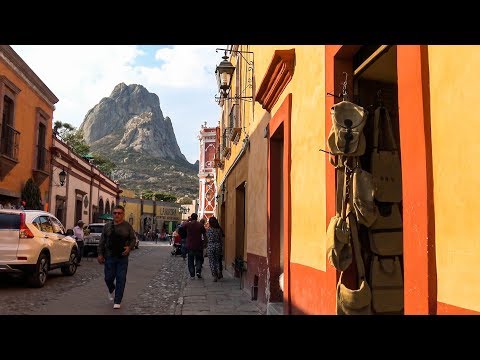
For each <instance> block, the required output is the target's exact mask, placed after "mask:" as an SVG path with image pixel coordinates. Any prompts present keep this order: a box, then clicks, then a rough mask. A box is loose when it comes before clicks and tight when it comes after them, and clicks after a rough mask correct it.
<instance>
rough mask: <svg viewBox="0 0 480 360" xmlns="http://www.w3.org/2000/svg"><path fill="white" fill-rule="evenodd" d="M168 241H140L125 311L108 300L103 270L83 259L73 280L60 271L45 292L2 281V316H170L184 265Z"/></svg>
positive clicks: (17, 281) (132, 258) (6, 279)
mask: <svg viewBox="0 0 480 360" xmlns="http://www.w3.org/2000/svg"><path fill="white" fill-rule="evenodd" d="M170 250H171V247H170V246H169V245H168V243H167V244H165V243H158V244H154V243H148V242H141V243H140V248H139V249H137V250H135V251H133V252H132V254H131V255H130V263H129V268H128V276H127V285H126V288H125V295H124V298H123V302H122V308H121V309H119V310H113V308H112V306H113V304H112V303H111V302H110V301H109V300H108V298H107V290H106V286H105V283H104V280H103V266H102V265H100V264H98V263H97V261H96V258H89V259H86V258H84V259H83V260H82V266H80V267H79V268H78V270H77V273H76V274H75V275H73V276H71V277H68V276H63V275H62V274H61V272H60V270H59V269H57V270H53V271H51V272H50V273H49V278H48V280H47V283H46V284H45V286H44V287H43V288H40V289H33V288H29V287H27V286H26V284H25V282H24V281H23V280H22V279H21V278H12V277H4V276H2V277H1V278H0V299H1V300H2V301H0V315H10V314H15V315H21V314H34V315H36V314H39V315H42V314H45V315H52V314H55V315H109V314H112V315H115V314H118V315H127V314H134V315H147V314H148V315H167V314H174V313H175V308H176V305H177V301H178V298H179V294H180V291H181V288H182V281H183V276H182V274H183V271H184V269H185V263H184V261H183V260H182V259H181V258H180V257H173V256H171V255H170Z"/></svg>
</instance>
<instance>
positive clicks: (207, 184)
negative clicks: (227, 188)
mask: <svg viewBox="0 0 480 360" xmlns="http://www.w3.org/2000/svg"><path fill="white" fill-rule="evenodd" d="M215 138H216V128H214V127H212V128H209V127H207V122H205V123H204V125H202V127H201V129H200V135H198V139H199V140H200V161H199V163H200V164H199V169H198V178H199V196H198V198H199V205H198V220H200V219H202V218H205V220H208V218H210V217H211V216H213V215H214V213H215V194H216V189H215V168H214V157H215V152H216V148H215Z"/></svg>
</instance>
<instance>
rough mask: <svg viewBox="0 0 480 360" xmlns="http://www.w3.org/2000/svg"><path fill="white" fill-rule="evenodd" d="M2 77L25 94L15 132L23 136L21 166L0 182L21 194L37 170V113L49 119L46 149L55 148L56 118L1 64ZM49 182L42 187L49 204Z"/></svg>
mask: <svg viewBox="0 0 480 360" xmlns="http://www.w3.org/2000/svg"><path fill="white" fill-rule="evenodd" d="M0 75H4V76H5V77H6V78H7V79H8V80H10V81H11V82H13V83H14V84H15V85H16V86H17V87H18V88H19V89H20V90H21V91H20V93H18V94H17V96H16V99H15V119H14V124H15V129H16V130H17V131H19V132H20V138H19V139H20V140H19V151H18V164H17V165H15V167H14V168H13V169H12V170H11V171H10V172H9V173H8V174H7V175H6V176H5V178H4V179H3V180H1V181H0V187H2V188H5V189H8V190H10V191H14V192H18V193H20V192H21V191H22V188H23V186H24V185H25V183H26V182H27V180H28V179H29V178H30V177H32V175H33V173H32V169H33V168H34V162H33V157H34V155H35V154H36V146H37V131H38V129H37V127H36V119H37V110H36V108H37V107H39V108H41V109H42V110H43V111H45V112H46V113H47V114H48V115H49V116H50V119H48V124H47V134H46V138H45V147H46V148H48V149H49V148H50V147H51V145H52V117H53V110H52V108H50V106H49V105H48V104H47V103H46V102H45V101H44V100H43V99H41V98H40V97H39V96H38V95H37V93H36V92H35V91H33V90H32V89H31V88H30V87H29V86H28V85H27V84H26V83H25V82H24V81H23V80H22V78H21V77H20V76H18V75H17V74H16V73H15V72H13V71H12V70H11V68H10V67H8V66H7V65H5V63H4V62H3V61H1V60H0ZM1 101H3V99H1ZM48 188H49V179H48V178H46V179H45V180H44V181H43V182H42V184H41V185H40V191H41V195H42V202H43V203H44V204H45V203H46V202H48V197H46V195H47V194H48Z"/></svg>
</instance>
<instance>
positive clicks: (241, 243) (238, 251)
mask: <svg viewBox="0 0 480 360" xmlns="http://www.w3.org/2000/svg"><path fill="white" fill-rule="evenodd" d="M235 196H236V199H235V205H236V206H235V212H236V213H235V257H236V258H242V259H244V252H245V182H243V183H241V184H240V185H239V186H238V187H237V188H236V191H235Z"/></svg>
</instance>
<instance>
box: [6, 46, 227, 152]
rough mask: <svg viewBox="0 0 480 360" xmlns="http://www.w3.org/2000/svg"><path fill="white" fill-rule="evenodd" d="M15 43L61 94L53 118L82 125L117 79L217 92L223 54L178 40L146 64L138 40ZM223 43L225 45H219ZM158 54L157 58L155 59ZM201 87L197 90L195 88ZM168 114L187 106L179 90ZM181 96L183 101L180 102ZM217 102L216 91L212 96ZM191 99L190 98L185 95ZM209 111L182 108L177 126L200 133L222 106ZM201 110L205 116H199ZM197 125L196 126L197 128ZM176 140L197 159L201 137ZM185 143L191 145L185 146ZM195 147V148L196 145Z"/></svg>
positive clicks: (154, 87)
mask: <svg viewBox="0 0 480 360" xmlns="http://www.w3.org/2000/svg"><path fill="white" fill-rule="evenodd" d="M12 47H13V49H14V50H15V51H16V52H17V53H18V54H19V55H20V56H21V57H22V58H23V60H24V61H25V62H26V63H27V64H28V65H29V66H30V67H31V68H32V70H33V71H34V72H35V73H36V74H37V75H38V76H39V77H40V78H41V79H42V81H43V82H44V83H45V84H46V85H47V86H48V87H49V88H50V89H51V90H52V91H53V93H54V94H55V95H56V96H57V97H58V98H59V99H60V101H59V102H58V103H57V104H56V110H55V112H54V120H60V121H63V122H69V123H71V124H72V125H74V126H77V127H78V126H79V125H80V124H81V122H82V121H83V118H84V116H85V115H86V113H87V112H88V110H90V109H91V108H92V107H93V106H94V105H95V104H97V103H98V102H99V101H100V100H101V99H102V98H103V97H106V96H108V95H110V93H111V92H112V90H113V88H114V87H115V85H117V84H118V83H120V82H124V83H126V84H141V85H143V86H145V87H146V88H147V89H148V90H149V91H150V92H154V93H157V94H159V96H160V93H164V94H165V92H166V91H168V88H170V89H172V91H175V93H178V91H179V90H185V91H186V92H189V91H191V90H196V89H197V90H198V89H202V90H204V91H205V93H207V94H210V93H211V94H214V93H215V88H216V83H215V76H214V71H215V66H216V65H217V63H218V62H219V60H220V59H221V55H219V54H218V53H216V52H215V48H217V47H219V46H214V45H211V46H210V45H208V46H207V45H175V46H171V47H168V48H161V49H159V50H157V51H156V54H155V59H150V61H149V62H148V63H147V64H148V65H150V64H152V65H151V66H146V65H139V62H141V61H140V60H143V59H142V58H140V57H142V56H145V55H146V53H145V52H144V51H142V50H141V49H140V48H139V47H138V46H135V45H28V46H27V45H13V46H12ZM220 47H221V46H220ZM155 60H156V61H155ZM197 93H198V91H197ZM160 102H161V105H162V110H163V112H164V114H165V115H169V114H172V113H180V112H178V111H176V110H175V109H174V108H173V107H175V106H184V103H185V98H182V97H181V96H180V97H179V99H178V104H173V103H172V101H171V99H170V102H169V106H171V108H164V106H163V102H162V97H161V96H160ZM182 102H183V104H182ZM212 102H213V97H212ZM187 103H188V100H187ZM211 109H212V110H211V113H209V114H207V113H205V114H198V113H195V109H192V111H191V113H188V112H186V113H184V112H181V113H183V114H184V115H183V116H184V118H174V117H172V121H173V123H174V128H175V127H176V128H178V127H179V126H181V127H184V126H192V127H193V128H194V129H192V134H193V133H194V132H195V133H198V131H199V124H201V123H203V121H205V120H208V121H209V122H210V121H215V119H217V118H218V113H219V111H218V107H217V108H215V107H212V108H211ZM199 116H200V117H201V118H199ZM193 130H194V131H193ZM177 140H178V142H179V145H180V149H181V150H182V152H183V153H184V154H185V155H186V156H187V158H189V160H190V161H194V160H195V159H196V158H197V157H198V155H197V156H196V157H194V158H192V155H190V156H189V155H187V154H194V153H197V154H198V140H197V139H196V137H195V136H191V139H190V136H189V139H188V140H186V141H180V139H179V136H178V135H177ZM185 147H187V148H185ZM193 149H195V150H193Z"/></svg>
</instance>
